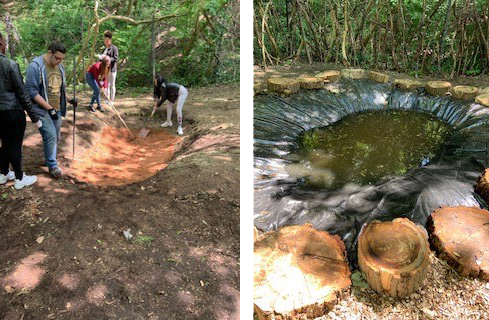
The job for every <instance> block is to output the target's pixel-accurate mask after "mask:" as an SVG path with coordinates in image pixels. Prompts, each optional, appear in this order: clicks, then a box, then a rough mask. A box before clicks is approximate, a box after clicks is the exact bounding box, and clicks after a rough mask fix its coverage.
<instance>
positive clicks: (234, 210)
mask: <svg viewBox="0 0 489 320" xmlns="http://www.w3.org/2000/svg"><path fill="white" fill-rule="evenodd" d="M120 93H121V94H120V95H118V96H117V97H116V107H117V108H118V110H119V111H121V113H122V115H123V117H124V119H125V120H126V121H127V122H128V125H129V127H130V128H131V129H132V131H133V133H134V134H137V132H138V131H139V129H140V128H142V127H143V124H144V122H145V121H146V117H147V115H149V113H150V110H151V109H150V108H151V107H152V103H153V101H152V97H151V96H150V95H149V93H152V92H150V91H149V90H148V93H146V94H136V93H133V94H131V93H130V92H128V91H123V90H120ZM81 97H82V99H81V103H80V106H79V108H78V109H77V136H76V144H75V146H76V152H75V159H73V158H72V146H73V145H72V136H71V133H72V125H73V123H72V116H73V113H72V111H71V108H70V111H69V112H68V114H67V117H66V118H65V119H64V122H63V125H62V138H61V145H60V150H59V152H58V160H59V162H60V166H61V168H62V169H63V171H64V175H63V176H62V177H61V178H59V179H52V178H51V177H50V176H49V175H48V174H47V169H46V168H45V167H44V166H43V154H42V143H41V139H40V134H39V133H38V131H37V129H35V128H34V126H33V125H32V124H30V123H28V129H27V131H26V136H25V141H24V149H23V155H24V170H25V171H26V172H27V173H28V174H36V175H38V178H39V180H38V182H37V183H36V184H35V185H34V186H32V187H28V188H25V189H23V190H20V191H18V190H15V189H14V188H13V187H12V183H11V182H9V183H8V184H7V185H4V186H0V284H1V286H0V319H5V320H20V319H97V320H98V319H238V318H239V86H238V85H237V84H235V85H222V86H218V87H208V88H191V89H190V90H189V97H188V99H187V102H186V104H185V107H184V132H185V135H184V136H183V137H178V136H177V135H176V133H175V131H176V126H174V127H172V128H165V129H162V128H160V127H159V123H161V122H163V121H164V119H165V118H166V113H165V111H164V110H159V111H158V112H157V114H156V117H157V118H156V119H155V120H154V121H152V122H151V123H150V125H149V127H150V129H151V133H150V134H149V136H148V137H147V138H145V139H141V138H137V139H135V140H133V141H129V140H130V134H129V132H128V131H127V130H125V129H123V127H122V125H121V123H120V121H119V120H118V119H117V117H116V116H115V115H114V114H113V113H112V112H109V111H106V112H105V113H103V114H102V113H100V112H97V113H95V114H91V113H89V112H88V111H87V110H86V106H87V104H88V97H89V95H88V92H85V93H83V94H82V95H81ZM174 117H176V115H175V112H174ZM174 122H175V121H174ZM127 229H131V230H130V233H131V234H132V235H133V237H132V239H131V240H129V241H128V240H126V238H125V237H124V235H123V231H124V230H127Z"/></svg>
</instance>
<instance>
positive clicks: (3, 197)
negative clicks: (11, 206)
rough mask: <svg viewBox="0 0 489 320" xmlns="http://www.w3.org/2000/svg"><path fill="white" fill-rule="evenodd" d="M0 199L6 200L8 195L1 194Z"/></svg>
mask: <svg viewBox="0 0 489 320" xmlns="http://www.w3.org/2000/svg"><path fill="white" fill-rule="evenodd" d="M0 197H1V198H2V199H7V198H8V193H2V195H1V196H0Z"/></svg>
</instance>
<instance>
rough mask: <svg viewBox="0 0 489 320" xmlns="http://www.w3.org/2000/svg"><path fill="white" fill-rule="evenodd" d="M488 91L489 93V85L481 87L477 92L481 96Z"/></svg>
mask: <svg viewBox="0 0 489 320" xmlns="http://www.w3.org/2000/svg"><path fill="white" fill-rule="evenodd" d="M488 93H489V87H487V88H482V89H479V91H478V92H477V95H478V96H481V95H483V94H488Z"/></svg>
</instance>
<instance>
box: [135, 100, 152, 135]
mask: <svg viewBox="0 0 489 320" xmlns="http://www.w3.org/2000/svg"><path fill="white" fill-rule="evenodd" d="M155 103H156V101H155ZM154 114H155V112H154V110H153V112H151V115H150V116H149V118H148V119H147V120H146V122H145V123H144V127H143V128H142V129H141V130H140V131H139V133H138V137H140V138H146V137H147V136H148V134H149V132H150V130H149V128H148V124H149V122H150V121H151V119H152V118H153V115H154Z"/></svg>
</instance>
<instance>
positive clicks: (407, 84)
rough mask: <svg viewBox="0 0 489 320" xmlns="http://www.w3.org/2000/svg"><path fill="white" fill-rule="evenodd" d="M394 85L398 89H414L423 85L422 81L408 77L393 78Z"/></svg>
mask: <svg viewBox="0 0 489 320" xmlns="http://www.w3.org/2000/svg"><path fill="white" fill-rule="evenodd" d="M394 86H395V87H396V88H399V89H403V90H409V91H414V90H416V89H418V88H421V87H423V83H421V82H419V81H414V80H409V79H396V80H394Z"/></svg>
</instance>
